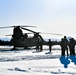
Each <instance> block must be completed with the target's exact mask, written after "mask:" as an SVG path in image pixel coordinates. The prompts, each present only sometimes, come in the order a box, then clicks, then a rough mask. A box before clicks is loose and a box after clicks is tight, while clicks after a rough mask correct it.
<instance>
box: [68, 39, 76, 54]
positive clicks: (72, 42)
mask: <svg viewBox="0 0 76 75" xmlns="http://www.w3.org/2000/svg"><path fill="white" fill-rule="evenodd" d="M69 49H70V55H75V40H74V38H71V39H70V42H69Z"/></svg>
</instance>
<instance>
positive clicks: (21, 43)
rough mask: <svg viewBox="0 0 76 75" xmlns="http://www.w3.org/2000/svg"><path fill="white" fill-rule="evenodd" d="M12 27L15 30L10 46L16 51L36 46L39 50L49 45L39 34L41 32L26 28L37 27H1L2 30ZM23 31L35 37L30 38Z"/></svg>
mask: <svg viewBox="0 0 76 75" xmlns="http://www.w3.org/2000/svg"><path fill="white" fill-rule="evenodd" d="M11 27H13V28H14V29H13V35H12V38H11V40H10V45H12V46H13V47H14V48H13V49H16V48H17V47H24V48H29V47H34V46H36V48H39V46H40V45H48V43H47V42H46V41H45V40H44V39H43V38H42V36H41V35H40V34H39V33H40V32H35V31H33V30H30V29H27V28H26V27H35V26H8V27H0V29H3V28H11ZM22 29H23V30H26V31H29V32H32V33H33V34H34V36H33V37H28V34H29V33H25V34H23V31H22ZM55 35H61V34H55ZM8 36H10V35H8Z"/></svg>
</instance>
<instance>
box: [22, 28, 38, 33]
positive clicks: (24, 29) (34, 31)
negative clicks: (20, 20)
mask: <svg viewBox="0 0 76 75" xmlns="http://www.w3.org/2000/svg"><path fill="white" fill-rule="evenodd" d="M21 29H24V30H27V31H30V32H33V33H37V32H35V31H33V30H30V29H27V28H23V27H21Z"/></svg>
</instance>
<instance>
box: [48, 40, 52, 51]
mask: <svg viewBox="0 0 76 75" xmlns="http://www.w3.org/2000/svg"><path fill="white" fill-rule="evenodd" d="M48 45H49V50H50V52H51V47H52V41H51V40H50V39H49V41H48Z"/></svg>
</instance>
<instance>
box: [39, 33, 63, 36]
mask: <svg viewBox="0 0 76 75" xmlns="http://www.w3.org/2000/svg"><path fill="white" fill-rule="evenodd" d="M39 33H40V34H51V35H59V36H63V35H62V34H57V33H43V32H39Z"/></svg>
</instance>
